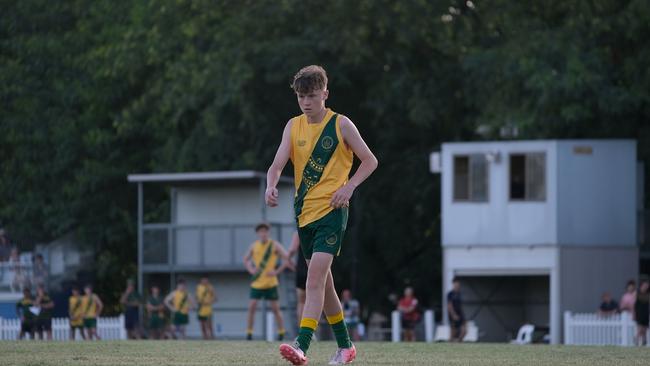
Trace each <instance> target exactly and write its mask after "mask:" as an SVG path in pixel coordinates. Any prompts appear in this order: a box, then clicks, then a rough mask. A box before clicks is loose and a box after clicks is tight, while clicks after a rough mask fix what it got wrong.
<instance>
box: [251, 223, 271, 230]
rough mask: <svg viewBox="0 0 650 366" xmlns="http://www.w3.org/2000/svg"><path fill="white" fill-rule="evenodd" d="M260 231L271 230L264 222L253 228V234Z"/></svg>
mask: <svg viewBox="0 0 650 366" xmlns="http://www.w3.org/2000/svg"><path fill="white" fill-rule="evenodd" d="M262 229H266V230H271V225H269V224H267V223H266V222H262V223H259V224H257V226H255V232H258V231H260V230H262Z"/></svg>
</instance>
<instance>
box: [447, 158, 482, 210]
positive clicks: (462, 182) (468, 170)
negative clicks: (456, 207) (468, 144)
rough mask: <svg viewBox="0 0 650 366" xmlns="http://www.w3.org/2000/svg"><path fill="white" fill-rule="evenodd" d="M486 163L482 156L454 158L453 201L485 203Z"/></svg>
mask: <svg viewBox="0 0 650 366" xmlns="http://www.w3.org/2000/svg"><path fill="white" fill-rule="evenodd" d="M487 192H488V170H487V161H486V160H485V156H484V155H483V154H472V155H457V156H454V200H455V201H472V202H486V201H487V199H488V193H487Z"/></svg>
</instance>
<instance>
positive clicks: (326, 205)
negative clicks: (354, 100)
mask: <svg viewBox="0 0 650 366" xmlns="http://www.w3.org/2000/svg"><path fill="white" fill-rule="evenodd" d="M332 119H334V120H332ZM339 119H340V116H339V115H337V114H336V113H335V112H333V111H332V110H331V109H329V108H328V109H327V113H325V117H324V118H323V120H322V121H321V122H320V123H309V122H307V116H306V115H304V114H303V115H300V116H298V117H294V118H293V121H292V125H291V162H292V163H293V166H294V177H295V178H294V179H295V186H296V197H298V196H299V191H300V186H301V184H304V185H306V186H307V187H308V188H307V190H306V194H304V197H300V198H301V202H297V206H299V207H296V215H297V217H296V219H297V221H298V226H299V227H303V226H305V225H307V224H310V223H312V222H314V221H316V220H318V219H320V218H322V217H323V216H325V215H327V214H328V213H330V212H331V211H332V210H333V208H332V207H331V206H330V201H331V199H332V196H333V195H334V193H335V192H336V191H337V190H338V189H339V188H341V187H342V186H343V185H345V183H347V181H348V176H349V174H350V169H352V161H353V158H354V154H353V152H352V150H351V149H350V148H348V147H347V146H346V145H345V143H344V141H343V136H342V135H341V128H340V126H339ZM330 122H332V123H333V125H330ZM323 131H326V132H327V131H329V133H328V135H327V136H323V137H321V134H322V133H323ZM317 142H319V144H318V146H316V145H317ZM315 149H319V150H320V151H321V152H325V153H331V157H329V160H328V161H326V162H322V161H320V162H319V161H314V160H313V159H310V158H311V157H312V152H313V151H315ZM330 149H334V151H333V152H331V151H329V150H330ZM307 163H309V164H310V166H311V169H312V171H315V172H319V173H321V172H322V175H320V177H319V179H318V180H317V181H313V180H312V181H310V180H309V177H304V176H303V172H304V170H305V166H306V165H307Z"/></svg>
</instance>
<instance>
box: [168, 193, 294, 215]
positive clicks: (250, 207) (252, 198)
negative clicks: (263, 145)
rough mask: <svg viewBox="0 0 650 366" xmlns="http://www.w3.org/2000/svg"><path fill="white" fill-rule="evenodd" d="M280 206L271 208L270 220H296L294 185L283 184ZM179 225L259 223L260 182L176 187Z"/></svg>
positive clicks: (268, 209) (260, 208)
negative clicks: (294, 216) (294, 213)
mask: <svg viewBox="0 0 650 366" xmlns="http://www.w3.org/2000/svg"><path fill="white" fill-rule="evenodd" d="M279 189H280V205H279V206H278V207H275V208H267V211H266V212H267V219H266V221H269V222H278V223H289V222H292V221H293V220H294V219H293V187H292V186H291V185H290V184H281V185H280V186H279ZM176 192H177V196H176V197H177V198H176V222H177V223H178V224H256V223H258V222H260V221H262V197H261V196H260V191H259V185H258V184H247V185H238V186H234V185H233V186H219V187H178V188H176Z"/></svg>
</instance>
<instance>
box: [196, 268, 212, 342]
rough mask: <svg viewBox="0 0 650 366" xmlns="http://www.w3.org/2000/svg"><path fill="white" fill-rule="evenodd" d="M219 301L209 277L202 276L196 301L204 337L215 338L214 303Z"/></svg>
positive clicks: (197, 287)
mask: <svg viewBox="0 0 650 366" xmlns="http://www.w3.org/2000/svg"><path fill="white" fill-rule="evenodd" d="M215 301H217V295H216V294H215V292H214V287H212V285H211V284H210V281H209V280H208V277H206V276H203V277H201V281H200V282H199V284H198V285H197V286H196V302H197V303H198V304H199V311H198V315H197V316H198V318H199V323H200V324H201V334H202V335H203V339H214V332H213V331H212V304H214V303H215Z"/></svg>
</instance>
